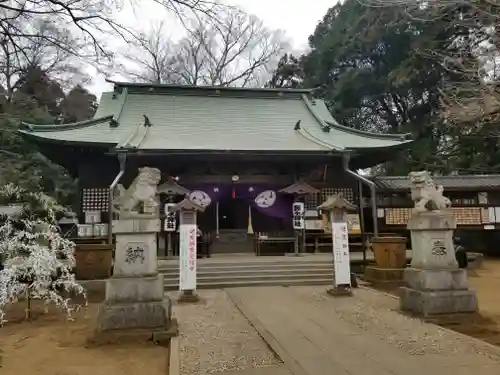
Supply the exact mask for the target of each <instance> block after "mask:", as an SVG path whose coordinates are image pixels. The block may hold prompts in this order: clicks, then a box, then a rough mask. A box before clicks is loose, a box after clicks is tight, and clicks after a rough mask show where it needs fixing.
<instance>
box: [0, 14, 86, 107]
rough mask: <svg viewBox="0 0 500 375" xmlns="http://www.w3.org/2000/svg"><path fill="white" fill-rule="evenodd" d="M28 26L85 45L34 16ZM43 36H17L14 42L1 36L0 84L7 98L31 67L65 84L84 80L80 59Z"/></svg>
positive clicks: (65, 40)
mask: <svg viewBox="0 0 500 375" xmlns="http://www.w3.org/2000/svg"><path fill="white" fill-rule="evenodd" d="M31 28H32V29H33V30H36V32H37V34H38V35H42V36H46V37H47V38H49V37H52V38H58V39H60V40H64V42H65V43H68V44H71V45H72V46H74V47H75V48H86V47H88V43H87V42H86V41H85V40H78V39H75V38H73V37H72V36H71V35H59V31H58V30H57V29H55V28H54V27H53V25H52V24H51V23H50V22H48V21H44V20H36V23H34V24H32V25H31ZM47 38H33V39H31V38H28V39H20V40H17V41H16V43H13V42H12V40H11V39H4V40H3V43H1V44H0V85H1V86H2V88H3V92H2V94H3V95H4V96H5V99H6V100H7V101H8V102H10V101H11V99H12V97H13V94H14V93H15V92H16V90H17V89H19V87H20V86H21V85H22V80H21V78H22V77H26V76H27V75H28V74H29V73H30V72H32V71H34V70H40V71H43V73H44V74H47V75H50V76H51V77H52V78H56V79H57V80H58V82H60V83H61V85H63V86H66V87H69V86H73V85H75V84H78V83H85V82H87V80H88V76H87V75H86V74H85V73H84V69H83V67H82V63H81V61H79V59H76V58H75V56H74V55H73V54H72V53H71V52H69V51H67V50H66V49H61V48H59V47H58V46H56V45H54V44H52V43H50V42H49V41H48V39H47Z"/></svg>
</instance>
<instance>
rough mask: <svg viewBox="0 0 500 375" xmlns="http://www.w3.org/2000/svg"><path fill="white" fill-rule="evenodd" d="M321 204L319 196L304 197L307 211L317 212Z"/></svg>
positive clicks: (309, 195) (308, 195)
mask: <svg viewBox="0 0 500 375" xmlns="http://www.w3.org/2000/svg"><path fill="white" fill-rule="evenodd" d="M320 204H321V203H320V202H318V194H307V195H304V205H305V208H306V210H315V209H316V208H317V207H318V206H319V205H320Z"/></svg>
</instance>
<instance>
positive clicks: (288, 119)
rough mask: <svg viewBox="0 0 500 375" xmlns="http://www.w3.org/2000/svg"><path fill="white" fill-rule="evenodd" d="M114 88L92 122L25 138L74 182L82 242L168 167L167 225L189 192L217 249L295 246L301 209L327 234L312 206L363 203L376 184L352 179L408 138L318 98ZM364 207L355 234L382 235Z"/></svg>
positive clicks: (29, 131)
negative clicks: (115, 196) (374, 127)
mask: <svg viewBox="0 0 500 375" xmlns="http://www.w3.org/2000/svg"><path fill="white" fill-rule="evenodd" d="M113 84H114V90H113V92H105V93H103V94H102V97H101V99H100V103H99V107H98V109H97V112H96V114H95V116H94V118H92V119H90V120H86V121H82V122H77V123H72V124H57V125H56V124H54V125H35V124H28V123H23V124H22V130H20V132H21V133H22V135H23V136H24V137H25V138H27V139H29V140H31V141H33V142H34V143H35V144H36V145H37V146H38V148H39V150H40V152H41V153H43V154H44V155H45V156H46V157H48V158H49V159H50V160H52V161H54V162H55V163H57V164H59V165H61V166H62V167H64V168H65V169H67V171H68V172H69V173H70V174H71V175H72V176H73V177H77V178H78V183H79V189H80V192H81V194H80V203H79V207H78V212H77V214H78V218H79V223H80V224H79V229H78V235H79V237H87V238H89V239H90V238H94V239H95V238H103V239H105V238H108V233H107V223H109V220H110V217H113V213H112V212H111V214H110V212H109V211H110V188H111V187H114V186H115V185H116V184H117V183H119V184H122V185H123V186H125V187H128V186H129V184H130V183H131V182H132V180H133V179H134V178H135V177H136V176H137V173H138V169H139V168H140V167H144V166H148V167H155V168H158V169H159V170H160V171H161V174H162V180H161V182H160V185H159V188H158V191H159V193H160V199H161V203H162V204H161V207H162V210H161V213H160V215H161V217H162V218H165V213H164V211H163V207H164V204H166V203H169V202H171V203H176V202H179V201H180V200H182V199H183V198H184V197H185V196H186V195H188V196H189V197H190V198H191V199H192V200H193V201H194V202H196V203H198V204H200V205H202V206H204V207H205V211H204V212H202V213H199V215H198V224H199V227H200V229H201V231H202V232H203V233H205V234H210V236H211V238H212V240H213V245H212V253H233V252H249V253H251V252H255V251H256V250H255V238H256V237H258V236H262V238H278V239H279V238H283V239H286V238H292V237H293V213H292V204H293V202H294V201H301V202H303V203H304V205H305V216H306V224H305V227H306V228H305V231H306V233H311V234H314V233H320V232H322V230H321V229H322V227H321V218H320V217H318V213H317V210H316V208H317V207H318V206H319V205H320V204H321V203H322V202H324V201H325V200H326V198H327V197H328V196H330V195H333V194H341V195H342V196H344V198H346V199H347V200H349V201H350V202H352V203H354V204H356V205H359V202H360V201H361V200H360V199H359V198H360V196H359V192H361V191H363V189H362V186H361V185H364V190H365V191H368V194H372V193H373V192H374V191H375V190H374V189H375V186H374V185H375V184H373V182H371V181H369V180H367V179H365V178H364V177H362V176H360V175H358V174H357V172H356V171H357V170H359V169H362V168H368V167H372V166H374V165H377V164H380V163H383V162H386V161H387V160H389V159H392V158H395V157H397V153H398V152H400V151H403V150H406V149H407V148H408V147H409V146H410V143H411V142H412V141H411V139H409V137H408V135H400V134H374V133H369V132H364V131H359V130H356V129H352V128H348V127H345V126H342V125H340V124H339V123H338V122H336V121H335V119H334V118H333V117H332V115H331V114H330V112H329V111H328V109H327V107H326V105H325V103H324V101H323V100H319V99H315V98H314V97H313V95H312V91H311V90H305V89H253V88H251V89H247V88H230V87H191V86H178V85H151V84H141V83H126V82H113ZM368 202H372V203H371V204H370V203H368V204H369V206H368V207H366V209H365V210H360V211H359V210H358V213H357V214H356V213H355V214H354V216H353V219H352V223H350V224H351V227H350V230H352V232H353V234H354V235H355V234H356V233H358V234H359V232H360V230H361V229H364V230H365V231H368V232H370V231H372V232H373V231H376V230H377V228H376V225H377V224H372V223H374V222H376V220H372V219H373V217H372V215H376V207H375V204H376V203H375V200H370V196H368ZM360 212H361V214H362V215H361V218H360V216H359V213H360ZM360 219H361V223H360ZM375 219H376V218H375ZM361 226H363V228H361ZM374 226H375V227H374ZM171 236H173V237H174V238H171ZM168 237H169V239H168V241H167V240H166V238H167V236H165V235H164V233H162V234H160V238H159V239H160V241H159V244H160V252H161V253H160V255H166V254H167V253H169V255H172V254H175V252H176V239H175V231H174V232H173V233H171V235H169V236H168ZM167 242H168V243H167ZM276 242H279V241H276ZM282 242H283V243H286V242H287V241H286V240H283V241H282ZM283 246H285V247H287V246H288V245H283ZM330 246H331V245H330ZM167 248H168V249H167ZM167 250H168V251H167ZM317 250H318V249H317V248H315V249H314V250H311V249H310V250H307V249H305V250H304V249H303V251H317ZM259 251H260V250H259ZM262 251H263V252H265V251H264V250H262ZM273 251H274V250H273ZM280 251H281V250H280ZM283 251H284V252H287V251H291V250H290V249H289V247H287V248H286V249H284V250H283ZM328 251H331V249H328Z"/></svg>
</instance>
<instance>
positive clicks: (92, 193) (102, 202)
mask: <svg viewBox="0 0 500 375" xmlns="http://www.w3.org/2000/svg"><path fill="white" fill-rule="evenodd" d="M108 206H109V189H107V188H93V189H83V190H82V211H83V212H87V211H100V212H108V208H109V207H108Z"/></svg>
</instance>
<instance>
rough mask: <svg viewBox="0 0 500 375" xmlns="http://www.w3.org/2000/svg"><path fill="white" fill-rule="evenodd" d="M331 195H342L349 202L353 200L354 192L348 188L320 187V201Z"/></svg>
mask: <svg viewBox="0 0 500 375" xmlns="http://www.w3.org/2000/svg"><path fill="white" fill-rule="evenodd" d="M331 195H339V196H341V197H344V198H345V199H347V200H348V201H349V202H351V203H355V202H354V192H353V191H352V189H349V188H324V189H321V200H322V202H324V201H326V199H327V198H328V197H329V196H331Z"/></svg>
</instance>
